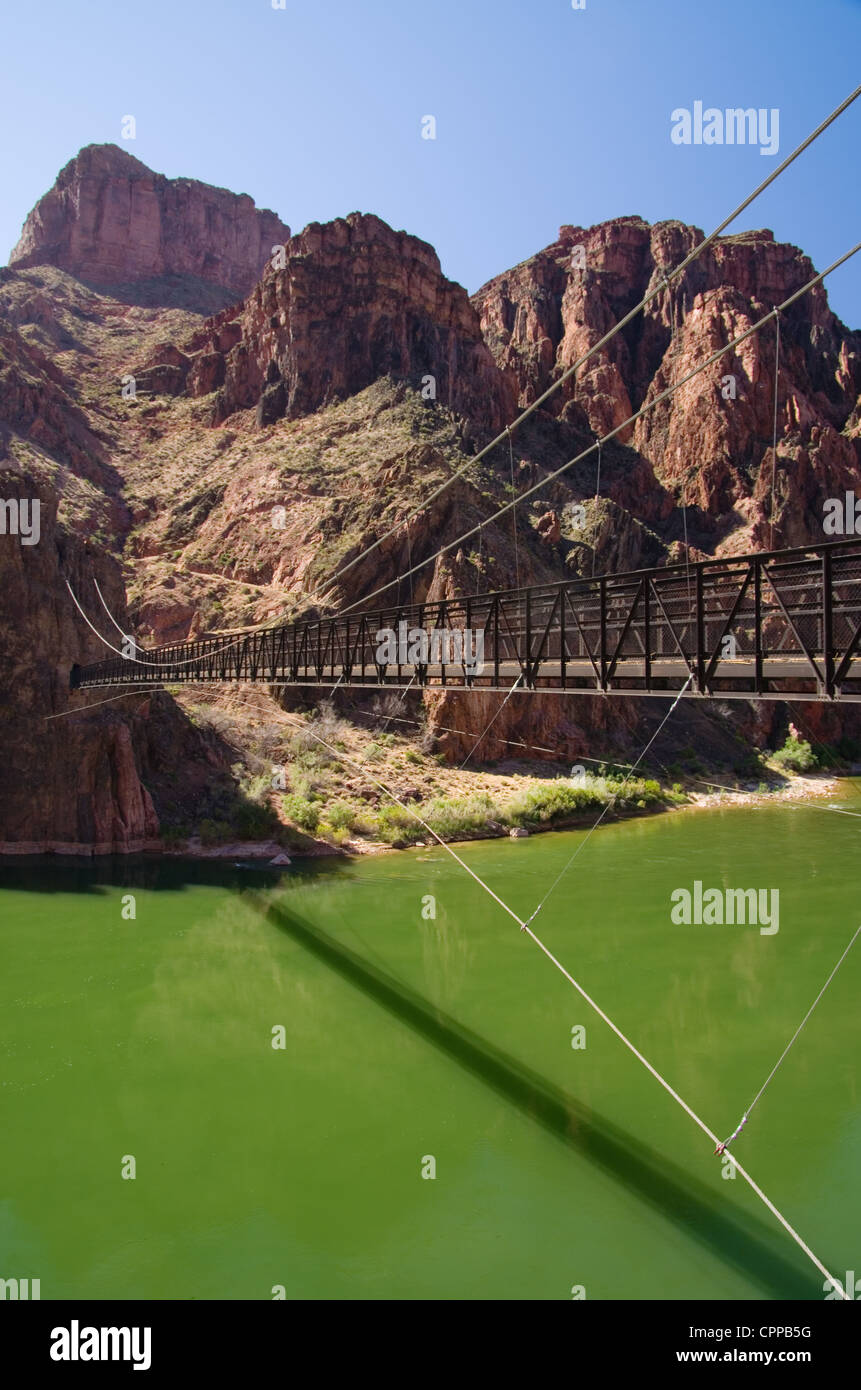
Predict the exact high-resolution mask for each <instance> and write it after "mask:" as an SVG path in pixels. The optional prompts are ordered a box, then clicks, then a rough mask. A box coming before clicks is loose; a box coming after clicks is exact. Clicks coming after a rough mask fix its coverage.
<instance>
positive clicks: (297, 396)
mask: <svg viewBox="0 0 861 1390" xmlns="http://www.w3.org/2000/svg"><path fill="white" fill-rule="evenodd" d="M284 261H285V263H284V266H283V268H281V269H277V268H273V266H272V265H270V266H269V267H268V268H267V270H266V273H265V275H264V276H263V278H262V279H261V280H260V283H259V284H257V285H256V286H255V288H254V290H253V291H252V292H251V294H250V295H249V296H248V298H247V299H246V301H245V303H244V304H243V305H242V306H241V308H240V309H239V311H238V312H237V311H234V310H226V311H225V312H224V313H223V314H220V315H218V316H217V317H216V318H215V319H213V320H210V322H209V323H208V324H207V325H206V327H205V329H204V330H202V331H201V333H199V334H197V335H196V336H195V337H194V339H192V341H191V342H190V343H188V344H184V345H183V352H182V353H181V354H177V353H176V352H175V350H173V349H172V348H171V345H169V344H166V345H164V347H163V349H162V350H161V351H160V352H158V353H156V354H155V358H154V359H151V360H150V362H149V363H148V366H149V367H150V368H151V369H152V370H151V372H150V373H148V374H145V375H144V377H143V380H144V381H145V382H146V383H152V385H153V387H154V389H162V390H167V391H170V392H172V393H179V392H181V391H186V392H187V393H188V394H189V395H191V396H199V395H207V394H208V393H210V392H211V391H214V390H217V392H218V396H217V400H216V416H215V419H216V422H218V421H221V420H224V419H226V418H227V417H228V416H230V415H232V414H233V413H234V412H235V411H237V410H241V409H247V408H248V407H251V406H255V407H257V412H258V424H259V425H261V426H265V425H270V424H272V423H274V421H276V420H279V419H281V418H282V417H284V416H288V417H296V416H299V415H306V414H309V413H310V412H312V411H314V410H317V409H318V408H319V407H321V406H325V405H329V404H331V403H332V402H333V401H336V400H339V399H344V398H345V397H347V396H352V395H355V394H356V393H357V392H358V391H361V390H363V389H364V388H365V387H366V386H369V385H371V383H372V382H374V381H376V380H377V379H378V378H379V377H382V376H386V375H391V376H393V377H397V378H399V379H402V380H408V381H410V382H411V383H412V384H413V385H415V386H416V387H417V388H420V389H423V391H424V392H425V398H426V399H429V400H436V401H437V402H439V403H440V404H441V405H445V406H448V407H449V408H450V409H452V410H454V411H456V412H457V413H458V414H462V415H464V416H466V417H468V418H469V419H470V420H471V421H473V422H474V423H476V424H478V425H479V426H484V427H485V428H488V429H498V428H499V427H500V426H501V425H502V424H503V423H504V421H505V419H506V417H508V416H510V415H511V413H512V412H513V409H514V392H513V389H512V387H511V385H510V384H509V383H508V382H507V380H506V378H505V377H504V375H503V373H502V372H500V370H499V369H498V367H497V366H496V364H495V363H494V361H493V358H492V356H491V354H490V352H489V351H488V349H487V347H486V345H485V343H484V342H483V340H482V336H481V330H480V326H479V322H478V315H477V314H476V312H475V309H474V308H473V307H472V305H471V304H470V302H469V298H468V296H467V294H466V291H465V290H463V289H462V288H461V286H460V285H456V284H454V283H453V282H452V281H450V280H447V279H446V278H445V276H444V275H443V274H442V272H441V270H440V264H439V260H438V258H437V255H436V253H435V251H434V250H433V248H432V247H430V246H428V244H427V243H426V242H424V241H420V240H419V239H418V238H417V237H413V236H408V235H407V234H406V233H405V232H395V231H393V230H392V228H391V227H389V226H388V225H387V224H386V223H385V222H383V221H381V220H380V218H378V217H373V216H363V215H362V214H360V213H351V214H350V216H349V217H347V218H339V219H338V220H336V221H334V222H329V223H326V224H325V225H322V226H321V225H320V224H319V223H311V225H310V226H308V227H306V228H305V230H304V231H303V232H301V233H300V234H299V235H298V236H295V237H292V238H291V239H290V240H289V241H288V242H287V244H286V247H285V257H284Z"/></svg>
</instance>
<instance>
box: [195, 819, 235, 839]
mask: <svg viewBox="0 0 861 1390" xmlns="http://www.w3.org/2000/svg"><path fill="white" fill-rule="evenodd" d="M198 834H199V835H200V839H201V843H202V844H204V845H218V844H222V843H223V842H224V841H225V840H229V839H230V835H231V830H230V826H229V825H228V824H227V822H226V821H222V820H210V819H209V818H208V817H207V819H206V820H202V821H201V822H200V825H199V826H198Z"/></svg>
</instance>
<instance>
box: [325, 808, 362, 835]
mask: <svg viewBox="0 0 861 1390" xmlns="http://www.w3.org/2000/svg"><path fill="white" fill-rule="evenodd" d="M325 816H326V824H327V825H331V827H332V829H333V830H352V828H353V825H354V823H355V820H356V812H355V810H354V808H353V807H352V806H350V805H348V804H347V802H346V801H333V802H332V804H331V806H327V807H326V813H325Z"/></svg>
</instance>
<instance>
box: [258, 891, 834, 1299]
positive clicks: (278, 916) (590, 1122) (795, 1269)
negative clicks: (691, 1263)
mask: <svg viewBox="0 0 861 1390" xmlns="http://www.w3.org/2000/svg"><path fill="white" fill-rule="evenodd" d="M242 900H243V902H245V903H248V904H249V905H251V906H253V907H254V908H255V910H257V911H259V912H260V913H261V914H262V916H263V917H264V918H265V919H266V921H268V922H270V923H271V924H272V925H273V926H275V927H277V928H278V929H279V930H280V931H283V932H284V933H286V934H287V935H288V936H289V937H291V938H292V940H294V941H295V942H297V943H298V944H299V945H300V946H302V947H303V948H304V949H306V950H307V951H309V952H311V954H312V955H314V956H316V957H317V959H318V960H321V961H323V962H324V963H325V964H326V965H327V966H329V967H330V968H331V969H332V970H334V971H336V972H337V973H338V974H339V975H340V976H341V977H342V978H343V979H344V980H346V981H347V982H348V983H349V984H350V985H352V986H353V987H354V988H356V989H358V990H360V991H361V992H362V993H363V994H364V995H366V996H367V997H368V998H369V999H371V1000H373V1002H374V1003H375V1004H378V1005H379V1006H380V1007H381V1008H383V1009H385V1010H386V1011H387V1012H388V1013H389V1014H391V1015H392V1016H393V1017H395V1018H397V1019H398V1020H399V1021H400V1022H402V1023H404V1024H406V1025H407V1027H409V1028H411V1029H412V1030H413V1032H414V1033H416V1034H417V1035H418V1036H420V1037H422V1038H424V1039H425V1040H426V1041H427V1042H429V1043H430V1044H431V1045H432V1046H433V1047H435V1048H436V1049H437V1050H438V1051H439V1052H442V1053H444V1054H445V1055H446V1056H447V1057H448V1058H450V1059H451V1060H452V1061H454V1062H456V1063H457V1064H458V1065H459V1066H461V1067H462V1068H463V1069H464V1070H465V1071H467V1072H469V1073H470V1074H471V1075H473V1076H475V1077H477V1078H478V1079H479V1080H480V1081H482V1082H483V1083H484V1084H485V1085H486V1086H488V1087H490V1089H491V1090H493V1091H495V1092H496V1093H497V1094H498V1095H500V1096H502V1097H503V1099H505V1100H506V1101H507V1102H509V1103H510V1104H511V1105H513V1106H515V1107H516V1108H517V1109H518V1110H520V1111H521V1112H522V1113H523V1114H525V1115H526V1116H528V1118H529V1119H531V1120H533V1121H534V1122H535V1123H536V1124H539V1125H541V1126H542V1128H543V1129H545V1130H546V1131H548V1132H549V1133H550V1134H552V1135H553V1137H554V1138H555V1139H557V1140H559V1141H560V1142H562V1143H563V1144H565V1145H567V1147H568V1148H569V1149H571V1150H573V1151H574V1152H575V1153H577V1154H579V1155H580V1156H581V1157H584V1158H586V1159H587V1160H588V1162H589V1163H591V1164H593V1165H594V1166H595V1167H597V1168H599V1169H600V1170H601V1171H602V1172H604V1173H605V1174H607V1175H608V1176H609V1177H611V1178H612V1179H613V1180H614V1181H615V1182H617V1183H619V1184H621V1185H622V1186H623V1187H624V1188H626V1189H627V1190H628V1191H629V1192H630V1193H632V1194H633V1195H634V1196H635V1197H637V1198H638V1199H639V1200H640V1201H642V1202H645V1203H646V1204H647V1205H648V1206H649V1207H651V1208H652V1209H653V1210H655V1211H657V1212H659V1213H660V1215H661V1216H663V1217H664V1218H665V1219H667V1220H669V1221H670V1222H672V1224H673V1225H674V1226H676V1227H677V1228H678V1229H679V1230H680V1231H683V1232H685V1233H686V1234H688V1235H689V1236H691V1237H692V1238H693V1239H694V1240H696V1241H697V1242H698V1243H699V1244H701V1245H703V1246H705V1247H706V1248H707V1249H708V1250H710V1251H711V1253H712V1254H713V1255H715V1256H716V1257H717V1258H718V1259H720V1260H721V1261H722V1262H723V1263H724V1264H725V1265H727V1266H729V1267H731V1268H733V1269H735V1270H738V1271H739V1272H740V1273H742V1274H743V1275H744V1276H745V1277H746V1278H748V1279H750V1280H752V1281H754V1282H755V1283H756V1284H758V1285H759V1287H760V1288H761V1289H762V1290H763V1294H764V1295H765V1296H766V1297H771V1298H782V1299H811V1298H816V1297H821V1296H822V1295H821V1293H820V1292H819V1287H820V1286H819V1285H818V1284H817V1283H816V1282H815V1280H814V1278H813V1276H811V1275H808V1274H806V1272H805V1271H804V1270H803V1269H800V1268H799V1266H798V1264H797V1263H794V1262H793V1261H792V1260H791V1259H789V1258H786V1257H785V1256H783V1255H782V1254H781V1253H780V1252H779V1251H778V1250H777V1249H775V1248H774V1246H775V1242H776V1241H777V1240H779V1239H782V1238H783V1237H782V1232H780V1231H779V1230H778V1228H777V1227H774V1228H771V1227H769V1226H767V1225H766V1224H765V1223H764V1222H763V1221H761V1220H760V1219H759V1218H758V1217H756V1216H754V1215H752V1214H750V1213H747V1212H744V1211H742V1210H739V1209H736V1210H730V1209H729V1203H728V1202H727V1201H725V1200H722V1199H721V1197H720V1196H719V1195H718V1194H717V1193H715V1191H714V1190H713V1189H712V1188H710V1187H708V1186H707V1185H706V1184H705V1183H703V1182H701V1181H700V1180H699V1179H697V1178H695V1177H693V1176H692V1175H691V1174H690V1173H688V1172H686V1171H685V1170H684V1169H683V1168H681V1167H679V1166H678V1165H677V1164H675V1163H673V1162H672V1161H671V1160H669V1159H667V1158H665V1157H664V1155H663V1154H659V1153H658V1152H657V1151H656V1150H654V1149H652V1148H650V1147H649V1146H647V1145H645V1144H643V1143H642V1142H641V1141H640V1140H638V1139H637V1138H635V1137H634V1136H633V1135H631V1134H629V1133H628V1132H627V1131H625V1130H623V1129H620V1128H619V1127H618V1126H617V1125H615V1124H613V1123H612V1122H611V1121H610V1120H607V1119H605V1118H604V1117H603V1116H602V1115H600V1114H598V1113H596V1112H595V1111H594V1110H592V1109H591V1108H587V1107H585V1106H584V1105H582V1104H581V1103H580V1102H579V1101H576V1100H574V1099H572V1097H570V1096H569V1095H567V1094H566V1093H565V1092H564V1091H562V1090H560V1089H559V1088H558V1087H557V1086H555V1085H554V1084H553V1083H552V1082H550V1081H548V1080H546V1079H545V1078H544V1077H542V1076H540V1075H539V1074H538V1073H537V1072H535V1071H533V1070H531V1068H529V1067H527V1066H525V1065H524V1064H523V1063H522V1062H520V1061H519V1060H518V1059H517V1058H515V1057H512V1056H511V1055H510V1054H509V1053H506V1052H504V1051H502V1050H501V1049H500V1048H498V1047H496V1046H495V1045H494V1044H493V1043H491V1042H489V1041H488V1040H487V1039H486V1038H482V1037H481V1036H479V1034H477V1033H474V1032H473V1031H472V1030H471V1029H469V1028H466V1027H465V1026H464V1025H463V1024H461V1023H458V1022H457V1020H456V1019H454V1018H452V1017H451V1016H450V1015H448V1014H446V1013H445V1012H443V1011H442V1010H441V1009H438V1008H436V1007H434V1006H433V1005H431V1004H429V1003H428V1002H427V1000H425V999H424V998H423V997H422V996H421V995H420V994H418V993H417V992H416V991H414V990H413V989H411V988H410V987H409V986H407V985H405V984H403V983H402V982H401V981H399V980H396V979H395V978H394V977H393V976H391V975H389V974H387V973H386V972H385V971H383V970H381V969H380V968H379V967H377V966H375V965H373V964H371V963H370V962H369V961H367V960H364V959H362V958H361V957H360V956H359V955H357V954H356V953H355V952H354V951H352V950H350V948H349V947H347V946H345V945H344V944H343V943H342V942H340V941H337V940H335V939H334V938H333V937H331V936H329V935H328V934H327V933H325V932H323V931H321V930H320V929H319V928H318V927H316V926H312V925H311V924H310V923H308V922H307V921H303V920H300V919H299V918H298V917H297V916H295V915H294V914H293V913H290V912H288V911H286V910H285V908H284V907H283V906H279V905H278V904H275V903H272V902H271V901H268V900H266V899H265V898H263V897H261V896H260V895H259V894H258V893H257V892H256V891H254V890H246V891H245V892H243V894H242ZM649 1084H651V1083H649ZM709 1157H711V1152H710V1149H709ZM736 1181H737V1182H743V1181H744V1180H743V1179H742V1178H737V1179H736ZM786 1239H787V1240H788V1237H787V1238H786ZM826 1264H827V1261H826ZM816 1278H817V1279H818V1276H816ZM647 1296H648V1295H647Z"/></svg>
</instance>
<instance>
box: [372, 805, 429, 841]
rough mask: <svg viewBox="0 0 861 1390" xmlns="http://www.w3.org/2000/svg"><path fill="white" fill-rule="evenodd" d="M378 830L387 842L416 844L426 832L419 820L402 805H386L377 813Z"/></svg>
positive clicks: (382, 838) (379, 834)
mask: <svg viewBox="0 0 861 1390" xmlns="http://www.w3.org/2000/svg"><path fill="white" fill-rule="evenodd" d="M376 831H377V834H378V836H379V838H380V839H381V840H384V841H385V842H386V844H389V845H395V844H414V843H415V841H416V840H420V839H421V838H422V836H423V834H424V831H423V829H422V827H421V826H420V825H419V823H418V821H417V820H414V819H413V817H412V816H411V815H410V814H409V812H408V811H405V810H404V809H403V807H401V806H384V807H383V808H382V810H380V811H379V812H378V814H377V822H376Z"/></svg>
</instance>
